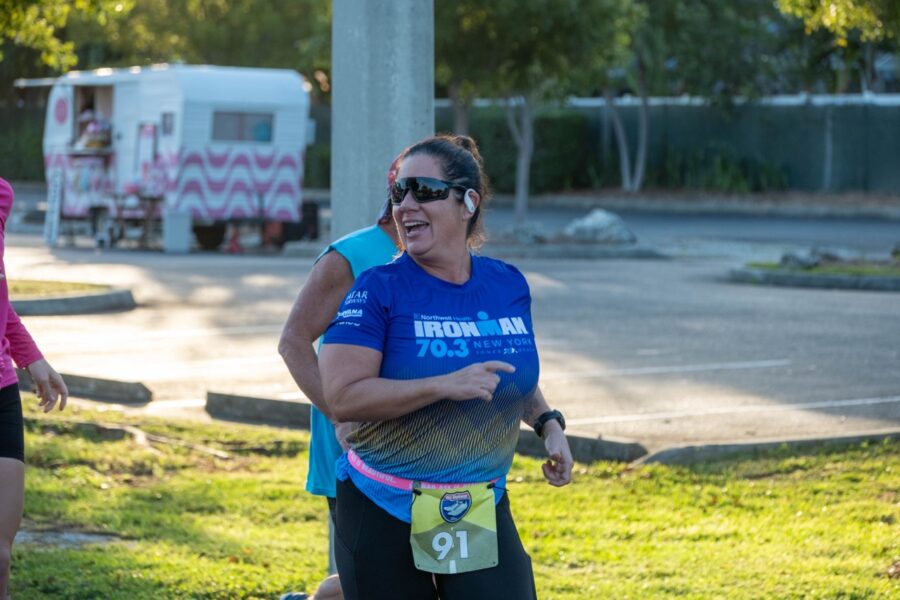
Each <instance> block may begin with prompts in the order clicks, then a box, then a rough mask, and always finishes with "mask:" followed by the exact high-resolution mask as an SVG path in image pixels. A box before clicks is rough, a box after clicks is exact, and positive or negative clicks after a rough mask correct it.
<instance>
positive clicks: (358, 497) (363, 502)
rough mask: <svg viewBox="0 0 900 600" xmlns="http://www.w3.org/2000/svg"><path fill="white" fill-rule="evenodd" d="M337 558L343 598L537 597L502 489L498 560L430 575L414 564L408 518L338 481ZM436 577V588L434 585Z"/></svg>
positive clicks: (515, 599)
mask: <svg viewBox="0 0 900 600" xmlns="http://www.w3.org/2000/svg"><path fill="white" fill-rule="evenodd" d="M336 516H337V534H336V535H335V557H336V559H337V564H338V573H339V575H340V577H341V587H342V588H343V589H344V598H345V599H346V600H382V599H384V600H436V599H437V598H441V599H442V600H479V599H481V598H484V599H485V600H496V598H497V597H498V596H499V597H502V598H504V599H506V600H535V599H536V598H537V594H536V592H535V589H534V574H533V573H532V571H531V558H530V557H529V556H528V554H527V553H526V552H525V549H524V548H523V547H522V542H521V540H520V539H519V532H518V531H516V524H515V523H514V522H513V518H512V514H511V513H510V510H509V499H508V498H507V495H506V494H504V495H503V498H502V499H501V500H500V504H498V505H497V544H498V553H499V558H500V564H499V565H497V566H496V567H493V568H491V569H482V570H480V571H470V572H468V573H459V574H456V575H434V576H432V574H431V573H426V572H425V571H419V570H418V569H416V567H415V565H414V564H413V557H412V548H411V547H410V545H409V523H404V522H403V521H400V520H397V519H395V518H394V517H392V516H391V515H389V514H388V513H387V512H385V511H384V510H382V509H381V508H380V507H379V506H378V505H376V504H375V503H374V502H372V501H371V500H369V499H368V498H367V497H366V496H365V495H363V493H362V492H360V491H359V489H357V487H356V486H355V485H353V482H352V481H350V480H349V479H348V480H347V481H338V482H337V515H336ZM435 582H436V583H437V589H435Z"/></svg>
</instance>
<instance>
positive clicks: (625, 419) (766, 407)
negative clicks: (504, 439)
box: [566, 396, 900, 425]
mask: <svg viewBox="0 0 900 600" xmlns="http://www.w3.org/2000/svg"><path fill="white" fill-rule="evenodd" d="M894 403H900V396H883V397H881V398H854V399H850V400H828V401H823V402H800V403H797V404H754V405H750V406H726V407H721V408H704V409H697V410H681V411H667V412H655V413H644V414H636V415H610V416H608V417H591V418H586V419H566V423H567V424H569V425H601V424H603V423H634V422H639V421H660V420H665V419H683V418H687V417H706V416H711V415H731V414H746V413H754V412H775V411H779V412H783V411H788V410H812V409H820V408H843V407H850V406H871V405H875V404H894Z"/></svg>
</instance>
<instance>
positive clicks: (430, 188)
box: [391, 177, 466, 204]
mask: <svg viewBox="0 0 900 600" xmlns="http://www.w3.org/2000/svg"><path fill="white" fill-rule="evenodd" d="M465 189H466V186H464V185H460V184H458V183H454V182H452V181H444V180H443V179H435V178H434V177H401V178H400V179H398V180H397V181H395V182H394V185H392V186H391V204H400V203H402V202H403V199H404V198H405V197H406V192H408V191H410V190H412V193H413V198H415V199H416V202H418V203H419V204H422V203H423V202H434V201H435V200H445V199H446V198H448V197H449V196H450V190H463V191H465Z"/></svg>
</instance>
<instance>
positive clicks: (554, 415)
mask: <svg viewBox="0 0 900 600" xmlns="http://www.w3.org/2000/svg"><path fill="white" fill-rule="evenodd" d="M553 419H556V420H557V421H559V426H560V427H562V430H563V431H565V430H566V419H565V417H563V414H562V413H561V412H559V411H558V410H548V411H547V412H545V413H544V414H542V415H541V416H539V417H538V419H537V421H535V422H534V425H533V427H534V432H535V433H536V434H537V436H538V437H544V436H543V435H541V434H542V433H543V432H544V425H546V424H547V421H552V420H553Z"/></svg>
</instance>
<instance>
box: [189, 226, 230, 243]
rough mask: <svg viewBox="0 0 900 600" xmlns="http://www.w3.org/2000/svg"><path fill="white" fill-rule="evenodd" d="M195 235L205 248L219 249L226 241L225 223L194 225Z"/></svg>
mask: <svg viewBox="0 0 900 600" xmlns="http://www.w3.org/2000/svg"><path fill="white" fill-rule="evenodd" d="M193 229H194V237H196V238H197V244H199V246H200V248H202V249H203V250H218V249H219V246H221V245H222V242H224V241H225V223H213V224H212V225H194V227H193Z"/></svg>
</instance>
